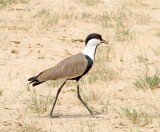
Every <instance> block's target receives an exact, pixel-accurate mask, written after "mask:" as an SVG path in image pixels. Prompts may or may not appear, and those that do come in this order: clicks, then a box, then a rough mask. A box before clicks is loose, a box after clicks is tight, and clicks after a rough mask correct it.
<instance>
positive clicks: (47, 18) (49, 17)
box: [34, 9, 59, 29]
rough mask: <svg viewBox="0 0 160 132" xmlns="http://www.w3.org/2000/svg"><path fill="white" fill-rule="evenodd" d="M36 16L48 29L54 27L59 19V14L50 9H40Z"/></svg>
mask: <svg viewBox="0 0 160 132" xmlns="http://www.w3.org/2000/svg"><path fill="white" fill-rule="evenodd" d="M34 17H38V18H39V19H40V22H41V24H42V26H43V27H44V28H46V29H49V28H53V27H54V26H55V25H56V24H57V23H58V21H59V16H58V14H57V13H55V12H54V13H51V11H50V10H48V9H43V10H40V11H39V12H38V13H37V15H35V16H34Z"/></svg>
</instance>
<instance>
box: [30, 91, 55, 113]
mask: <svg viewBox="0 0 160 132" xmlns="http://www.w3.org/2000/svg"><path fill="white" fill-rule="evenodd" d="M30 93H31V100H30V103H29V107H30V108H31V110H33V111H34V112H36V113H44V112H45V111H47V108H48V106H49V105H50V104H51V103H52V101H53V97H51V96H50V94H51V91H50V90H49V92H48V95H46V96H45V95H37V92H36V90H35V89H33V90H31V91H30Z"/></svg>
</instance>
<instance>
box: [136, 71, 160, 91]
mask: <svg viewBox="0 0 160 132" xmlns="http://www.w3.org/2000/svg"><path fill="white" fill-rule="evenodd" d="M133 84H134V85H135V86H136V87H137V88H140V89H143V90H147V89H148V88H150V89H151V90H154V89H156V88H158V87H159V86H160V74H159V72H157V73H155V74H154V75H152V76H151V75H148V74H146V75H145V76H138V78H137V79H136V81H135V82H134V83H133Z"/></svg>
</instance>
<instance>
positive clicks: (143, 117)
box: [121, 107, 153, 125]
mask: <svg viewBox="0 0 160 132" xmlns="http://www.w3.org/2000/svg"><path fill="white" fill-rule="evenodd" d="M121 109H122V111H123V112H124V114H125V116H126V117H127V118H128V119H129V120H131V121H132V123H133V124H139V125H148V124H151V123H152V120H153V116H152V115H150V114H148V113H147V112H143V111H142V110H136V109H130V108H126V107H125V108H123V107H122V108H121Z"/></svg>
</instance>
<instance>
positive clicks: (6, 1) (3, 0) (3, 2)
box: [0, 0, 30, 9]
mask: <svg viewBox="0 0 160 132" xmlns="http://www.w3.org/2000/svg"><path fill="white" fill-rule="evenodd" d="M29 1H30V0H0V9H1V8H3V7H5V6H7V5H10V4H15V3H28V2H29Z"/></svg>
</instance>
